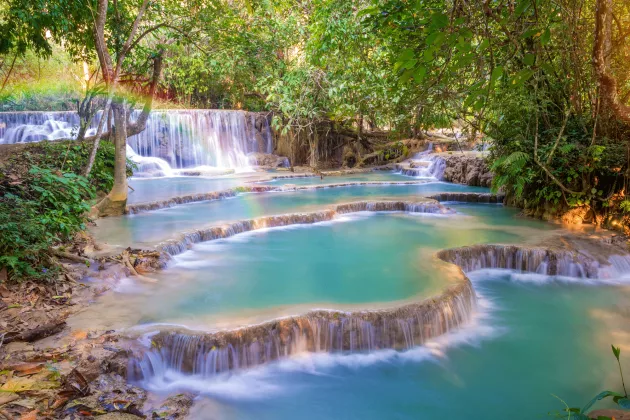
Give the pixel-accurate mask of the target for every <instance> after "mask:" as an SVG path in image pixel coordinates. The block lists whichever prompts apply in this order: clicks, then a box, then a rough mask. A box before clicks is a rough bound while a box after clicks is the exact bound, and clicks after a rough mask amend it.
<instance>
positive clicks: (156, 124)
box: [0, 109, 273, 175]
mask: <svg viewBox="0 0 630 420" xmlns="http://www.w3.org/2000/svg"><path fill="white" fill-rule="evenodd" d="M139 113H140V112H139V111H134V112H133V113H132V120H133V119H134V118H136V117H137V116H138V115H139ZM100 117H101V114H100V113H99V114H97V116H96V118H94V120H93V121H92V125H91V127H90V129H89V130H88V132H87V135H93V134H95V132H96V127H97V125H98V121H99V119H100ZM78 125H79V117H78V115H77V113H76V112H2V113H0V144H13V143H31V142H38V141H42V140H57V139H63V138H65V139H68V138H74V137H75V136H76V132H77V131H78ZM127 142H128V145H129V147H130V148H131V151H130V157H133V158H132V160H134V161H135V162H136V163H138V164H139V166H140V167H139V172H143V173H148V174H151V175H172V174H173V173H174V172H173V170H177V169H185V168H204V167H211V168H221V169H242V168H247V167H249V162H248V159H247V154H248V153H252V152H262V153H271V152H272V151H273V138H272V135H271V129H270V127H269V123H268V121H267V119H266V118H265V117H263V116H261V115H260V114H256V113H251V112H245V111H223V110H205V109H199V110H163V111H162V110H160V111H153V112H151V115H150V117H149V119H148V121H147V126H146V129H145V130H144V131H143V132H141V133H140V134H137V135H135V136H132V137H130V138H129V139H128V140H127ZM128 150H129V149H128ZM143 158H145V159H143ZM149 158H150V159H149Z"/></svg>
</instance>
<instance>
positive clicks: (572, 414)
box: [550, 345, 630, 420]
mask: <svg viewBox="0 0 630 420" xmlns="http://www.w3.org/2000/svg"><path fill="white" fill-rule="evenodd" d="M611 347H612V352H613V355H614V356H615V359H617V364H618V365H619V375H620V376H621V383H622V384H623V394H620V393H617V392H613V391H602V392H600V393H599V394H597V395H596V396H595V397H593V399H591V400H590V401H589V402H588V403H586V405H585V406H584V407H582V408H580V407H569V406H568V405H567V404H566V403H565V402H564V401H562V400H560V401H562V403H563V404H564V405H565V408H564V409H563V410H562V411H560V412H555V413H550V414H552V415H553V416H554V417H557V418H566V419H568V420H571V419H574V420H589V419H590V417H589V416H588V412H589V411H590V410H591V408H592V407H593V405H595V403H597V402H598V401H601V400H604V399H606V398H609V397H612V399H613V401H614V402H615V403H616V404H617V405H618V406H619V408H621V409H623V410H626V409H630V399H629V398H628V393H627V392H626V385H625V383H624V380H623V372H622V370H621V362H620V360H619V356H620V354H621V349H620V348H619V347H615V346H614V345H611ZM556 398H557V397H556ZM558 399H559V398H558ZM597 419H598V420H612V419H611V418H610V417H604V416H599V417H597Z"/></svg>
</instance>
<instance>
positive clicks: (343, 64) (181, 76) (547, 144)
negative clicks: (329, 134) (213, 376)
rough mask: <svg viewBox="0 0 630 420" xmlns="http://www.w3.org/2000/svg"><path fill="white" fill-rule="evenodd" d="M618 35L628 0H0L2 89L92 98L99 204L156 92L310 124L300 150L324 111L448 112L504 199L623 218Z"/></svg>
mask: <svg viewBox="0 0 630 420" xmlns="http://www.w3.org/2000/svg"><path fill="white" fill-rule="evenodd" d="M629 37H630V2H627V1H624V0H385V1H376V0H341V1H340V0H294V1H287V0H261V1H257V2H254V1H251V0H177V1H173V0H128V1H124V2H123V1H120V0H7V1H5V2H2V4H1V5H0V100H1V102H2V107H3V110H11V109H16V110H20V109H32V108H34V107H45V108H49V109H52V108H55V109H76V110H77V111H78V112H80V114H81V116H82V119H83V120H84V121H89V119H90V118H91V117H92V116H93V114H94V113H95V112H96V111H97V110H99V109H100V110H104V112H105V115H108V118H103V119H101V124H100V125H99V130H98V133H97V134H96V135H95V136H92V137H91V138H85V139H84V140H85V141H86V142H87V143H88V144H89V147H90V148H91V152H90V154H89V156H88V157H87V158H86V160H85V166H84V167H83V168H82V170H80V171H75V172H73V173H75V174H76V175H77V176H79V177H82V179H85V180H87V179H89V178H90V177H91V176H92V175H91V174H92V171H94V168H96V167H97V166H98V163H97V162H96V159H97V158H98V150H99V149H100V147H102V145H100V144H101V143H102V142H103V141H105V142H106V143H108V144H109V145H111V146H107V147H110V148H111V150H112V151H113V154H114V156H113V161H114V163H113V168H112V169H111V173H110V176H111V177H112V183H111V185H112V187H111V189H110V191H109V194H107V195H106V196H104V197H103V198H101V199H100V200H97V202H96V206H97V208H98V209H99V210H100V211H101V214H105V215H107V214H116V213H120V212H121V211H123V209H124V205H125V202H126V194H127V184H126V171H127V161H126V157H125V147H124V145H125V141H126V138H127V137H128V136H130V135H133V134H134V133H137V132H139V131H141V130H143V129H144V124H145V123H146V118H147V116H148V114H149V113H150V112H151V109H152V108H153V107H155V106H165V107H200V108H233V109H246V110H252V111H267V112H270V113H271V115H273V127H274V129H275V130H276V131H277V132H279V133H284V134H287V133H289V134H291V138H292V139H295V141H302V142H303V141H305V140H304V139H307V140H306V141H307V142H308V143H309V144H308V146H309V148H310V149H309V150H310V158H309V162H310V163H311V164H312V165H313V166H316V165H317V163H318V159H319V156H320V154H321V149H322V148H326V147H329V146H328V143H326V142H322V139H321V137H320V136H319V135H318V127H320V126H321V125H322V124H324V125H327V126H328V127H334V128H335V129H337V130H344V131H346V132H351V133H353V135H354V138H355V139H356V140H357V141H359V142H360V141H362V132H363V131H366V130H367V131H373V132H376V131H378V132H380V133H385V134H386V135H387V136H388V137H389V138H390V139H402V138H410V137H416V138H418V137H422V136H423V135H424V133H425V132H426V130H430V129H435V128H444V127H451V126H453V125H457V126H458V127H460V128H461V129H462V130H463V131H464V132H465V133H466V134H467V135H468V138H470V139H481V140H483V141H484V142H485V141H487V142H489V144H491V148H490V152H489V155H488V164H489V165H490V166H491V168H492V169H493V171H494V172H495V174H496V177H495V188H497V189H504V190H505V191H506V192H507V194H508V196H509V199H510V202H511V203H513V204H516V205H518V206H521V207H523V208H525V209H526V210H528V211H529V212H530V213H531V214H535V215H538V216H543V217H557V216H561V215H562V214H565V213H566V212H573V213H575V214H577V215H578V216H579V217H580V218H581V220H583V221H586V222H594V223H597V224H600V225H605V226H612V227H615V226H617V227H618V226H623V225H627V221H628V220H627V219H628V217H627V216H628V215H630V200H629V199H627V198H626V191H625V190H626V188H627V187H628V186H629V185H630V184H629V181H630V72H629V71H628V63H629V62H630V39H628V38H629ZM131 108H136V109H141V110H142V113H141V115H140V117H139V118H138V119H137V120H134V121H131V120H130V118H129V110H130V109H131ZM114 126H115V127H116V129H115V130H114V129H113V128H114ZM300 134H302V135H300ZM32 176H33V177H34V179H35V178H36V179H40V181H41V180H43V179H48V178H43V174H32ZM62 176H63V175H62ZM2 181H3V185H5V186H6V185H8V184H10V182H8V181H7V179H6V177H5V179H3V180H2ZM40 181H37V182H40ZM41 182H43V181H41ZM46 182H48V181H46ZM51 182H52V181H51ZM86 185H87V184H86ZM6 188H8V187H6ZM42 188H45V186H42ZM2 193H3V194H4V195H3V198H2V200H7V194H8V193H9V190H4V191H2ZM11 194H13V193H11ZM77 194H79V192H77ZM80 194H82V195H85V193H83V192H81V193H80ZM14 195H15V194H14ZM11 197H12V196H10V197H9V199H11V200H12V199H13V198H11ZM81 223H83V222H81ZM79 224H80V223H79Z"/></svg>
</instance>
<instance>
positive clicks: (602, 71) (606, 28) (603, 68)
mask: <svg viewBox="0 0 630 420" xmlns="http://www.w3.org/2000/svg"><path fill="white" fill-rule="evenodd" d="M612 14H613V1H612V0H597V4H596V9H595V45H594V47H593V65H594V67H595V74H596V75H597V78H598V80H599V88H600V89H599V91H600V95H601V99H602V101H603V102H604V104H605V105H606V107H607V108H608V109H609V110H610V111H611V112H612V113H613V114H614V115H615V116H616V117H617V118H619V119H620V120H621V121H623V122H625V123H626V124H630V106H628V105H626V104H624V103H623V102H622V100H621V99H620V98H619V94H618V92H617V79H615V78H614V77H613V76H612V75H610V74H609V71H610V69H609V66H608V62H609V59H608V58H609V55H610V52H611V48H612V18H613V16H612Z"/></svg>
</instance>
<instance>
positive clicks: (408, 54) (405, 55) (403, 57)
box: [397, 48, 414, 62]
mask: <svg viewBox="0 0 630 420" xmlns="http://www.w3.org/2000/svg"><path fill="white" fill-rule="evenodd" d="M413 56H414V52H413V50H412V49H411V48H405V49H404V50H402V51H401V52H400V54H398V60H397V61H402V62H405V61H408V60H411V59H412V58H413Z"/></svg>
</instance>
